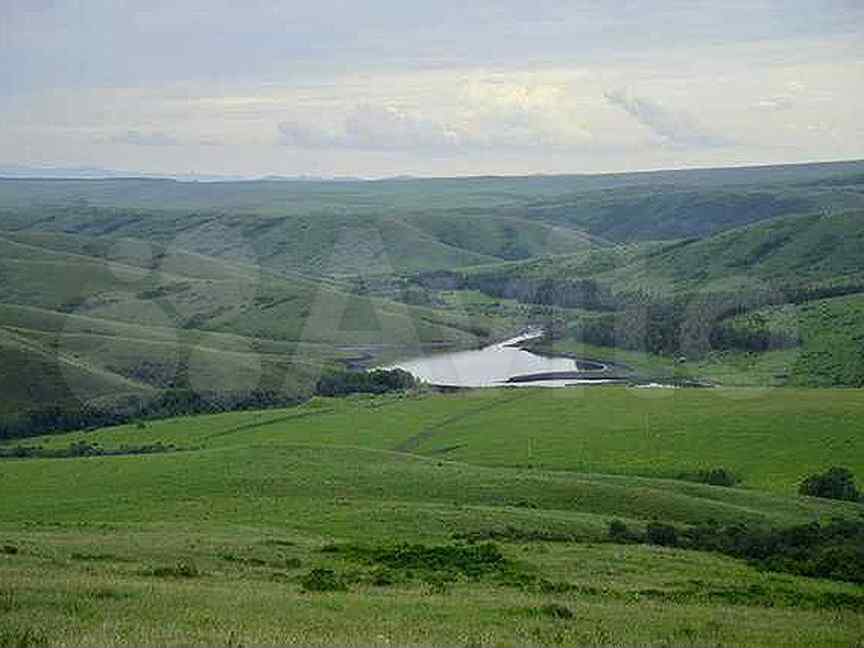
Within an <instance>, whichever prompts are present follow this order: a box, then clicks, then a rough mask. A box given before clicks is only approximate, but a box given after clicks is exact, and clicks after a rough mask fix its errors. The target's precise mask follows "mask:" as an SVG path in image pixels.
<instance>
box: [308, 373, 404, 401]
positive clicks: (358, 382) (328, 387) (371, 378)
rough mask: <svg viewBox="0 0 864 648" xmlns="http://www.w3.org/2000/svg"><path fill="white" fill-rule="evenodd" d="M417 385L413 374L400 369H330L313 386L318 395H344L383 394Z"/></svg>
mask: <svg viewBox="0 0 864 648" xmlns="http://www.w3.org/2000/svg"><path fill="white" fill-rule="evenodd" d="M416 386H417V380H416V379H415V378H414V376H413V375H411V374H410V373H408V372H407V371H404V370H402V369H375V370H373V371H331V372H328V373H326V374H324V375H323V376H321V378H320V380H318V383H317V384H316V386H315V393H316V394H318V395H319V396H345V395H347V394H358V393H365V394H383V393H385V392H391V391H405V390H407V389H412V388H414V387H416Z"/></svg>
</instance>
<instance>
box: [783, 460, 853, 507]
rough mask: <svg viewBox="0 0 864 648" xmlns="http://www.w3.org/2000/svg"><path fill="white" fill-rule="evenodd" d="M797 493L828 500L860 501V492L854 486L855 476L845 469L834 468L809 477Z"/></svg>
mask: <svg viewBox="0 0 864 648" xmlns="http://www.w3.org/2000/svg"><path fill="white" fill-rule="evenodd" d="M798 491H799V492H800V493H801V494H802V495H812V496H813V497H826V498H828V499H836V500H846V501H849V502H858V501H861V499H862V496H861V492H860V491H859V490H858V487H857V486H856V485H855V476H854V475H853V474H852V472H851V471H849V470H848V469H847V468H839V467H837V466H834V467H832V468H829V469H828V470H827V471H825V472H824V473H822V474H819V475H811V476H810V477H808V478H807V479H805V480H804V481H803V482H801V487H800V488H799V489H798Z"/></svg>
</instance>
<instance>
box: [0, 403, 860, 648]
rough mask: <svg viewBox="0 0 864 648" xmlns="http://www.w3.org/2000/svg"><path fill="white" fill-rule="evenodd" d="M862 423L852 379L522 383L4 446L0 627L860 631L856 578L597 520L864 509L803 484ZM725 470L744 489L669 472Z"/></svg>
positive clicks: (45, 637)
mask: <svg viewBox="0 0 864 648" xmlns="http://www.w3.org/2000/svg"><path fill="white" fill-rule="evenodd" d="M862 415H864V399H862V398H861V395H860V392H857V391H855V390H792V389H764V390H760V389H747V390H745V389H732V388H729V389H713V390H696V389H680V390H664V389H656V390H654V389H633V388H624V387H592V388H580V389H566V390H545V389H531V388H524V389H523V388H514V389H500V390H488V391H487V390H479V391H468V392H461V393H455V394H450V395H441V394H432V393H412V394H394V395H385V396H378V397H367V396H355V397H348V398H343V399H321V398H316V399H313V400H312V401H310V402H308V403H306V404H304V405H301V406H298V407H295V408H290V409H285V410H269V411H260V412H234V413H227V414H220V415H214V416H197V417H184V418H177V419H170V420H165V421H157V422H147V423H142V424H131V425H126V426H121V427H116V428H109V429H102V430H95V431H90V432H74V433H69V434H64V435H52V436H47V437H37V438H31V439H25V440H21V441H15V442H12V441H9V442H6V443H5V444H3V445H2V446H0V448H4V449H8V448H11V447H14V446H15V445H17V444H21V445H26V446H42V447H43V448H46V449H50V448H63V447H68V446H69V444H72V443H79V442H86V443H89V444H91V445H93V446H98V447H99V448H102V449H104V450H118V451H119V450H120V449H121V448H123V447H126V448H130V447H133V446H136V445H142V444H154V443H157V442H158V443H162V444H166V445H171V446H173V447H174V450H173V451H171V452H164V453H156V454H139V455H131V454H129V455H117V456H94V457H79V458H52V459H48V458H27V459H2V460H0V489H2V493H3V497H2V498H0V645H4V646H18V645H64V646H87V645H118V646H123V645H129V646H131V645H155V644H158V645H177V646H180V645H202V646H203V645H234V646H240V645H356V646H366V645H381V646H384V645H432V644H434V645H459V646H487V645H488V646H523V645H537V646H545V645H573V644H583V645H608V646H622V645H646V646H667V645H718V646H727V645H728V646H734V645H745V644H746V645H778V646H780V645H784V646H785V645H788V646H793V645H794V646H801V645H812V646H829V645H830V646H857V645H860V638H861V637H862V636H864V614H862V611H864V592H862V591H861V588H860V586H858V585H853V584H850V583H844V582H840V581H829V580H824V579H817V578H806V577H801V576H795V575H791V574H788V573H779V572H772V571H765V570H762V569H758V568H757V567H755V566H753V565H751V564H748V563H746V562H743V561H741V560H737V559H733V558H729V557H726V556H722V555H719V554H713V553H707V552H702V551H692V550H685V549H678V548H670V547H660V546H654V545H645V544H635V545H626V544H625V545H622V544H611V543H609V542H607V541H606V535H607V528H608V524H609V522H610V521H611V520H612V519H620V520H623V521H625V522H626V523H627V524H628V525H630V526H631V527H632V528H636V529H638V528H643V527H644V526H645V525H647V524H649V523H651V522H652V521H658V520H659V521H663V522H665V523H669V524H673V525H679V526H684V525H690V524H700V523H705V522H707V521H709V520H713V521H715V522H716V523H719V524H735V523H747V524H765V525H774V526H788V525H794V524H803V523H807V522H812V521H823V522H824V521H827V520H829V519H831V518H838V517H844V518H847V519H854V518H857V517H859V516H860V515H861V514H862V513H864V507H862V505H860V504H855V503H849V502H836V501H832V500H821V499H816V498H808V497H802V496H799V495H798V494H797V484H798V482H799V481H800V480H801V479H802V478H803V477H804V476H806V475H809V474H812V473H813V472H817V471H820V470H823V469H825V468H827V467H829V466H831V465H843V466H846V467H848V468H850V469H852V470H853V472H855V473H857V474H858V475H861V474H864V452H861V449H860V448H859V447H857V446H856V443H860V439H856V435H857V434H858V433H859V432H860V421H861V420H862ZM721 466H722V467H725V468H727V469H728V470H730V471H732V472H734V473H735V474H736V475H738V477H739V478H740V480H741V481H740V484H739V485H738V487H735V488H725V487H719V486H710V485H706V484H701V483H695V482H692V481H688V480H686V479H682V476H683V475H685V474H687V473H692V472H693V471H694V470H699V469H704V468H713V467H721ZM489 539H491V540H492V541H494V551H495V552H497V553H495V554H494V556H493V558H494V560H492V561H490V562H488V563H483V562H482V560H480V558H478V556H479V555H480V553H478V552H479V551H480V548H482V547H485V546H486V545H485V544H484V543H485V542H486V540H489ZM406 543H407V544H408V545H410V546H416V545H422V546H423V548H422V549H416V547H415V549H414V550H412V551H415V553H419V554H420V555H421V556H422V557H424V558H423V560H428V561H429V562H428V563H427V562H423V561H422V560H420V559H417V560H419V562H416V561H415V562H411V560H409V559H406V558H405V556H406V555H408V556H409V558H410V556H411V555H413V554H411V553H410V552H408V553H407V554H406V553H405V551H406V550H401V551H403V553H399V551H397V550H396V549H394V548H398V547H399V546H400V545H404V544H406ZM388 551H390V552H395V554H394V555H398V556H401V558H400V560H401V561H402V562H399V561H396V562H394V560H393V559H392V556H391V554H389V553H387V552H388ZM424 552H425V553H424ZM388 556H389V558H388ZM429 556H434V560H433V559H432V558H430V557H429ZM464 556H469V557H470V560H469V561H468V563H467V564H466V563H465V561H464V560H463V558H464ZM448 561H451V562H448Z"/></svg>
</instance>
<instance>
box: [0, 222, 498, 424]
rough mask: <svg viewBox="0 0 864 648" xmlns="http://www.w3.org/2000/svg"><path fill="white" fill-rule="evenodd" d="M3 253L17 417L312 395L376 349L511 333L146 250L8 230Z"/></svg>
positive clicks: (408, 349) (0, 285)
mask: <svg viewBox="0 0 864 648" xmlns="http://www.w3.org/2000/svg"><path fill="white" fill-rule="evenodd" d="M0 251H2V255H0V302H2V303H0V331H2V335H3V338H2V339H3V342H2V358H0V360H2V365H3V367H4V372H3V375H2V383H0V389H2V391H3V393H4V394H6V395H7V396H4V398H3V403H2V410H3V411H6V412H15V411H18V410H21V409H22V408H23V409H26V410H30V409H33V408H44V407H46V406H49V405H62V406H64V407H66V406H70V407H71V406H75V404H76V403H78V402H84V403H101V404H102V405H103V406H108V405H109V404H110V402H112V398H113V399H114V400H117V399H120V400H122V399H124V398H128V397H130V396H136V397H140V398H145V399H146V398H152V397H155V396H158V394H159V393H160V392H161V391H162V390H166V389H192V390H194V391H196V392H200V393H218V392H225V393H247V392H262V391H263V392H267V393H274V394H280V395H281V396H282V397H284V398H287V399H302V398H306V397H308V396H309V395H310V394H311V393H312V390H313V387H314V384H315V381H316V380H317V378H318V376H319V375H320V374H321V372H322V370H323V368H324V367H325V366H332V365H334V364H335V363H340V362H343V361H346V360H348V359H350V358H353V357H356V356H358V354H363V353H368V349H374V351H375V353H376V354H378V355H380V356H381V357H388V356H393V355H401V354H407V353H417V352H420V350H422V349H424V348H427V347H430V346H436V345H437V346H468V345H473V344H476V343H477V342H478V341H479V340H481V339H485V338H486V337H487V336H489V335H491V334H493V332H494V331H496V330H498V327H503V326H506V325H507V324H506V323H505V322H497V321H496V320H495V319H494V318H486V319H485V321H483V322H480V321H477V320H476V318H475V319H474V320H472V321H468V320H466V319H465V318H459V317H458V316H451V315H449V314H447V313H441V312H437V311H433V310H430V309H422V308H416V307H411V306H407V305H404V304H397V303H393V302H389V301H387V300H383V299H369V298H366V297H362V296H359V295H352V294H348V293H345V292H342V291H340V290H339V289H338V288H337V287H335V286H333V285H328V284H327V283H326V282H313V281H310V280H308V279H303V278H299V277H293V278H287V277H283V276H277V275H271V274H268V273H266V272H264V271H262V270H261V269H260V268H256V267H252V266H248V265H243V264H234V263H231V262H226V261H223V260H216V259H212V258H208V257H204V256H201V255H198V254H195V253H188V252H185V251H182V250H177V249H172V248H165V247H163V246H159V245H155V244H151V243H148V242H143V241H136V240H128V239H109V238H91V237H83V236H71V235H58V234H22V233H8V234H4V235H3V236H2V237H0ZM22 372H23V375H24V376H25V377H26V378H25V382H24V384H21V383H20V382H19V381H20V378H21V376H22ZM154 395H155V396H154Z"/></svg>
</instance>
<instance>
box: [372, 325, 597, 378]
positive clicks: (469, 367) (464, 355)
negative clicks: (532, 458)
mask: <svg viewBox="0 0 864 648" xmlns="http://www.w3.org/2000/svg"><path fill="white" fill-rule="evenodd" d="M541 335H543V331H530V332H527V333H524V334H522V335H519V336H517V337H514V338H510V339H509V340H504V341H503V342H499V343H498V344H493V345H491V346H488V347H485V348H483V349H478V350H475V351H457V352H454V353H439V354H435V355H430V356H424V357H420V358H413V359H410V360H403V361H400V362H397V363H395V364H393V365H390V366H389V367H387V368H388V369H393V368H399V369H404V370H405V371H410V372H411V373H412V374H414V375H415V376H416V377H417V378H419V379H420V380H422V381H424V382H427V383H430V384H433V385H443V386H452V387H495V386H501V385H502V384H505V383H506V382H507V379H508V378H513V377H514V376H525V375H530V374H542V373H547V372H552V371H555V372H560V371H570V372H574V371H579V369H580V368H579V367H578V366H577V363H576V360H573V359H571V358H552V357H546V356H540V355H537V354H536V353H531V352H530V351H524V350H523V349H519V348H516V347H515V346H513V345H515V344H518V343H520V342H525V341H527V340H532V339H534V338H537V337H540V336H541ZM597 368H602V365H601V366H600V367H597ZM598 382H613V381H598V380H584V379H580V378H567V379H564V380H539V381H533V382H530V383H525V384H528V385H531V386H533V387H566V386H567V385H578V384H588V383H591V384H596V383H598Z"/></svg>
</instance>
